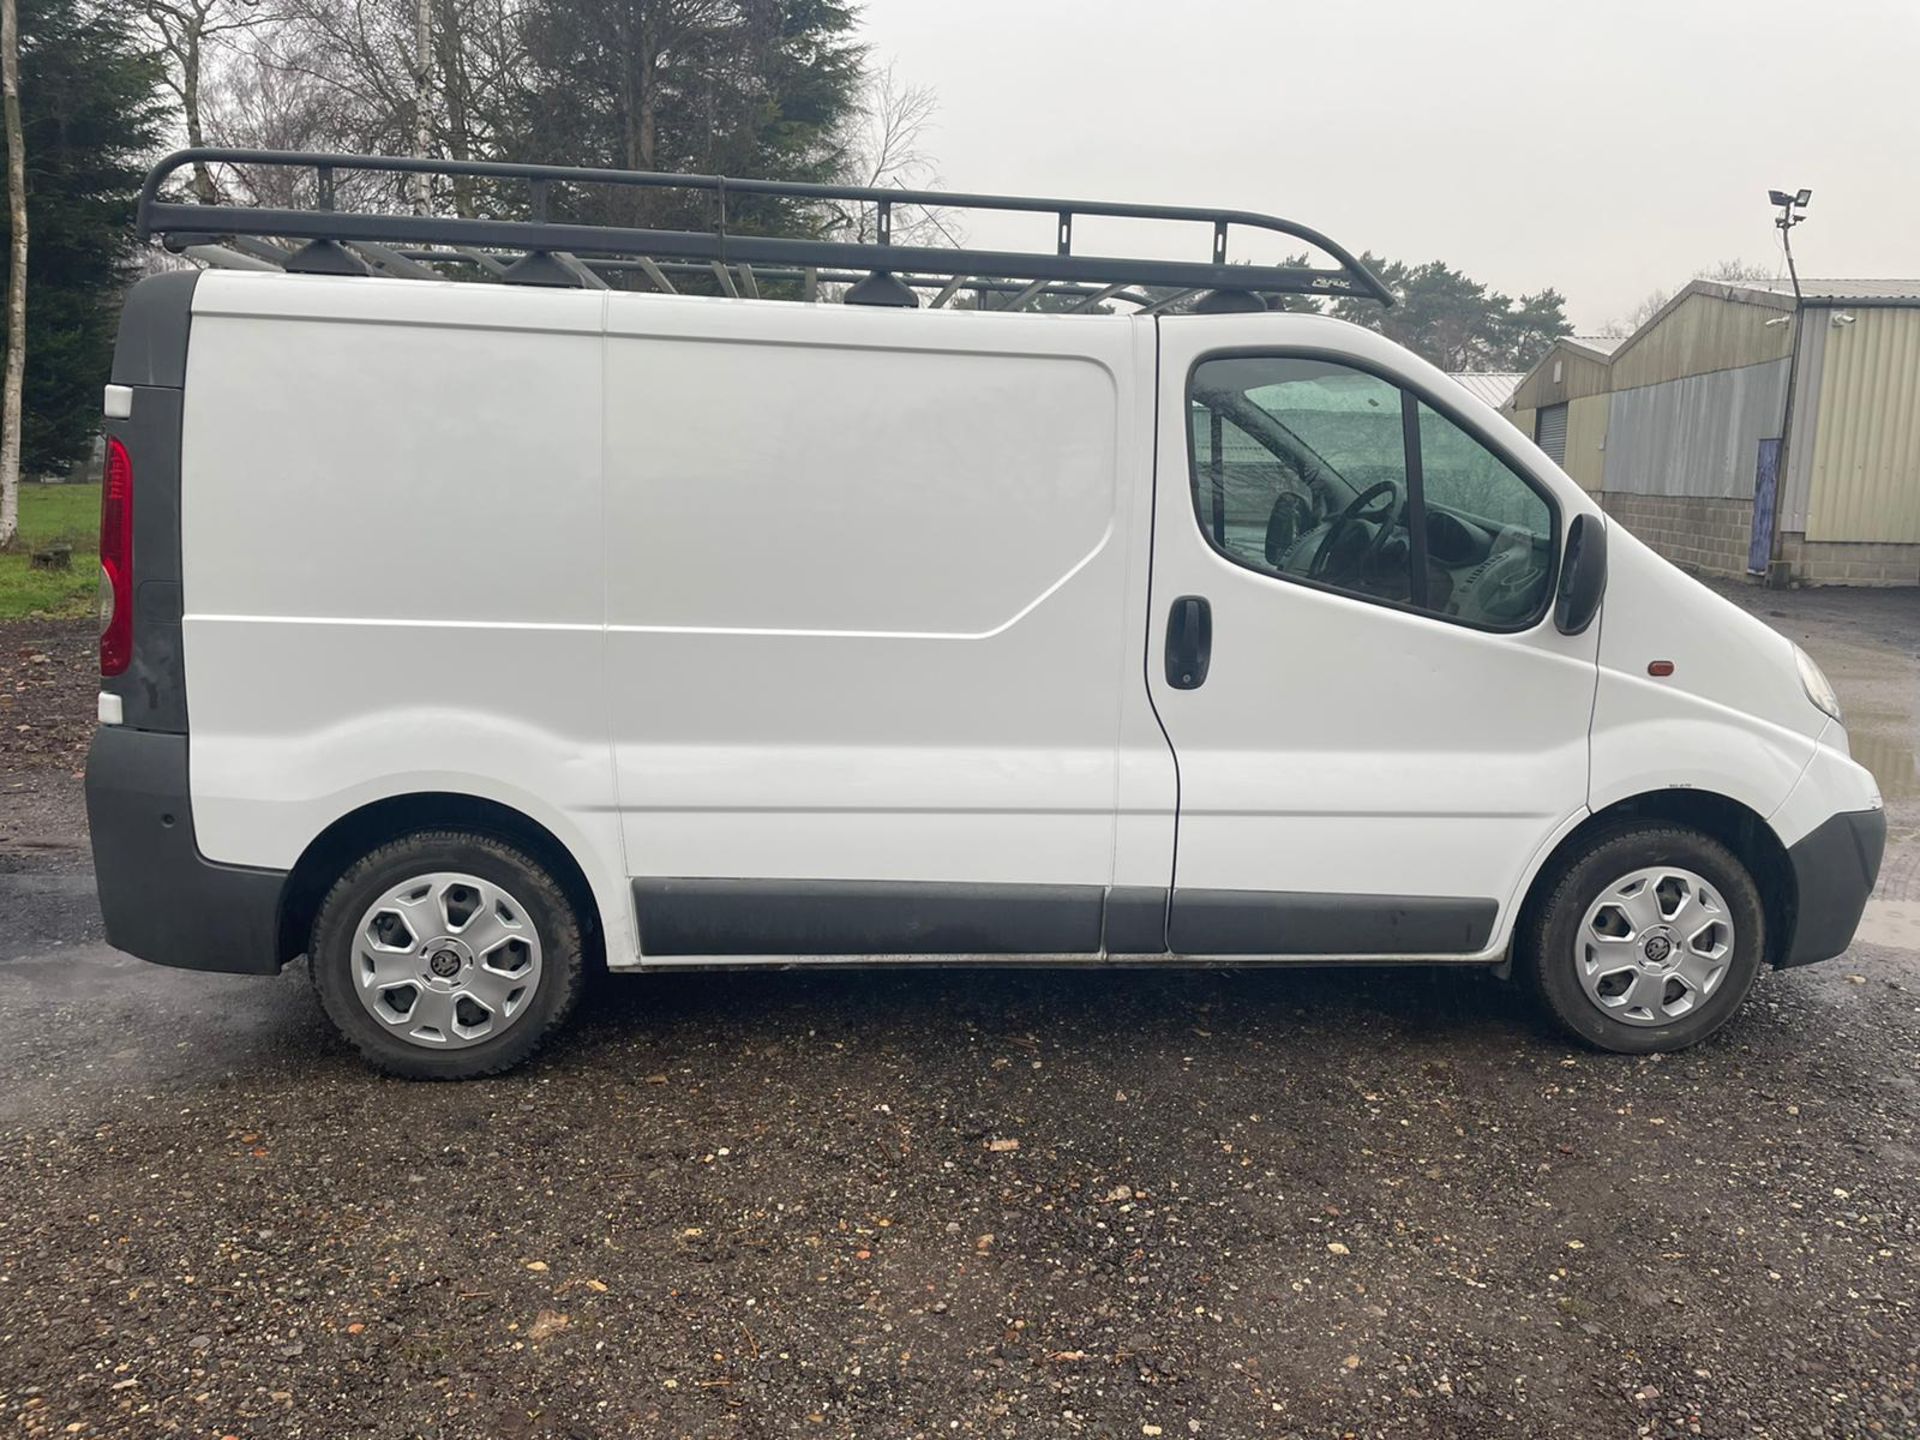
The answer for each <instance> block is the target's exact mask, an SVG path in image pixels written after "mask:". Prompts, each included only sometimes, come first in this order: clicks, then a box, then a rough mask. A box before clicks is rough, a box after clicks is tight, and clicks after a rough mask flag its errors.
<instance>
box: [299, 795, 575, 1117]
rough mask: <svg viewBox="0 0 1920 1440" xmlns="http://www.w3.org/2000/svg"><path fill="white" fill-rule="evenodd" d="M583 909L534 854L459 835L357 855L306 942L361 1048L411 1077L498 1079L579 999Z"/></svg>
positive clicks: (332, 1012) (341, 1019)
mask: <svg viewBox="0 0 1920 1440" xmlns="http://www.w3.org/2000/svg"><path fill="white" fill-rule="evenodd" d="M582 960H583V957H582V947H581V935H580V921H579V917H578V916H576V915H575V914H574V911H573V907H572V906H571V905H570V904H568V902H567V898H566V895H565V892H563V891H562V890H561V888H560V886H559V885H558V884H557V883H556V882H555V881H554V879H553V877H552V876H551V875H549V874H548V873H547V871H546V870H545V869H544V868H542V867H541V866H540V865H539V864H538V863H537V862H536V861H534V860H533V859H532V858H531V857H529V856H528V855H526V854H524V853H522V852H521V851H519V850H517V849H515V848H514V847H513V846H511V845H507V844H504V843H502V842H501V841H498V840H495V839H492V838H491V837H488V836H484V835H473V834H468V833H465V832H461V831H430V832H424V833H421V834H415V835H408V836H405V837H403V838H402V839H399V840H395V841H393V842H391V843H390V844H386V845H382V846H381V847H380V848H379V849H377V850H374V851H373V852H372V853H370V854H368V855H366V856H364V857H363V858H362V859H360V860H359V861H358V862H357V863H355V864H354V865H353V866H351V867H350V868H349V869H348V870H347V872H346V873H345V874H344V875H342V876H341V877H340V879H339V880H338V881H337V882H336V883H335V884H334V887H333V889H332V890H331V891H330V892H328V895H327V898H326V899H325V900H324V901H323V902H322V903H321V906H320V912H319V914H318V916H317V917H316V918H315V920H314V924H313V935H312V939H311V943H310V944H309V945H308V949H307V964H308V968H309V973H310V975H311V977H312V980H313V986H314V989H315V991H316V992H317V993H318V994H319V997H320V1003H321V1004H322V1005H323V1006H324V1007H325V1008H326V1012H327V1014H328V1016H329V1017H330V1018H331V1019H332V1020H333V1023H334V1024H335V1025H337V1026H338V1027H339V1028H340V1032H341V1033H342V1034H343V1035H345V1036H346V1038H347V1039H348V1040H350V1041H352V1042H353V1044H354V1046H355V1048H357V1049H358V1050H359V1051H360V1053H361V1054H362V1055H364V1056H365V1057H366V1058H367V1059H368V1060H370V1061H371V1062H372V1063H373V1064H374V1065H376V1066H378V1067H379V1068H380V1069H382V1070H385V1071H387V1072H388V1073H389V1074H393V1075H401V1076H405V1077H407V1078H409V1079H415V1080H467V1079H472V1078H474V1077H476V1076H480V1075H496V1074H498V1073H500V1072H501V1071H503V1070H507V1069H510V1068H512V1067H513V1066H515V1065H518V1064H519V1063H520V1062H521V1061H523V1060H525V1059H526V1058H527V1057H528V1056H530V1055H532V1054H533V1052H534V1051H535V1050H537V1049H538V1048H539V1046H540V1042H541V1041H542V1040H544V1039H545V1038H546V1036H547V1034H548V1032H550V1031H551V1030H553V1029H554V1028H555V1027H556V1026H557V1025H559V1024H560V1022H561V1021H562V1020H564V1019H565V1018H566V1016H567V1014H568V1012H570V1011H571V1010H572V1008H573V1005H574V1002H575V1001H576V1000H577V999H578V998H579V994H580V983H581V976H582V972H583V969H584V966H583V963H582Z"/></svg>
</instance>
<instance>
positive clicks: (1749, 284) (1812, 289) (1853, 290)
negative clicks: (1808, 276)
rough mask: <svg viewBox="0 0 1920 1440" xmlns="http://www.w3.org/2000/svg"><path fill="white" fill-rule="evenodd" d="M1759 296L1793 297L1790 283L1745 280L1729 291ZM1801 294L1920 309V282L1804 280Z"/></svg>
mask: <svg viewBox="0 0 1920 1440" xmlns="http://www.w3.org/2000/svg"><path fill="white" fill-rule="evenodd" d="M1730 288H1732V289H1735V290H1746V291H1749V292H1752V293H1754V294H1756V295H1765V296H1778V297H1780V298H1782V299H1791V298H1792V297H1793V282H1792V281H1791V280H1742V281H1740V282H1739V283H1737V284H1735V285H1733V286H1732V287H1730ZM1800 293H1801V294H1802V295H1804V296H1805V297H1806V298H1807V299H1808V300H1809V301H1811V302H1820V301H1834V302H1837V303H1840V304H1860V303H1863V302H1868V301H1878V302H1879V303H1881V304H1892V305H1920V280H1860V279H1854V280H1845V279H1842V280H1802V281H1801V282H1800Z"/></svg>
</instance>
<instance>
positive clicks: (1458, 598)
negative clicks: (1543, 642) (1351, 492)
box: [1420, 404, 1553, 630]
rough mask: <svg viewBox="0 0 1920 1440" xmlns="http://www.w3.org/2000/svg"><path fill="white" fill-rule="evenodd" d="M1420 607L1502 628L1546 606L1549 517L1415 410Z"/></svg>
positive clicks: (1503, 470)
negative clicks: (1421, 544)
mask: <svg viewBox="0 0 1920 1440" xmlns="http://www.w3.org/2000/svg"><path fill="white" fill-rule="evenodd" d="M1420 469H1421V477H1420V478H1421V494H1422V496H1423V498H1424V501H1425V505H1424V508H1425V511H1426V533H1427V601H1428V604H1429V605H1431V606H1432V608H1433V609H1435V610H1437V611H1439V612H1440V613H1441V614H1442V615H1451V616H1453V617H1455V618H1456V619H1460V620H1465V621H1467V622H1469V623H1470V624H1474V625H1481V626H1485V627H1488V628H1490V629H1496V630H1505V629H1511V628H1514V627H1517V626H1519V625H1522V624H1527V623H1530V622H1531V621H1533V620H1536V619H1538V618H1539V617H1540V615H1541V613H1542V612H1543V611H1544V610H1545V608H1546V599H1547V578H1548V576H1549V575H1550V574H1551V573H1552V571H1553V511H1552V510H1551V509H1549V508H1548V506H1547V502H1546V500H1545V499H1544V498H1543V497H1542V496H1541V494H1540V492H1539V491H1537V490H1535V489H1534V488H1533V487H1532V486H1531V485H1529V484H1528V483H1527V482H1526V481H1525V480H1522V479H1521V478H1520V477H1519V476H1518V475H1516V474H1515V473H1514V472H1513V471H1512V470H1511V469H1509V468H1508V466H1507V464H1506V462H1505V461H1503V460H1501V459H1500V458H1499V457H1498V456H1497V455H1495V454H1494V453H1493V452H1492V451H1491V450H1489V449H1487V447H1486V446H1485V445H1483V444H1481V443H1480V442H1479V441H1478V440H1476V439H1475V438H1474V437H1473V436H1472V435H1469V434H1468V433H1467V432H1466V431H1465V430H1462V429H1461V428H1460V427H1459V426H1458V425H1456V424H1454V423H1453V422H1452V421H1451V420H1449V419H1447V417H1446V416H1444V415H1442V414H1440V413H1439V412H1438V411H1436V410H1433V409H1431V408H1429V407H1428V406H1427V405H1425V404H1422V405H1421V406H1420Z"/></svg>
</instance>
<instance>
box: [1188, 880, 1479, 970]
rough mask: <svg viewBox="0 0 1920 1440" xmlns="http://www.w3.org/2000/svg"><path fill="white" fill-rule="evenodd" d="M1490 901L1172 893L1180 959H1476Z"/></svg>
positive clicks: (1250, 892)
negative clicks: (1184, 957)
mask: <svg viewBox="0 0 1920 1440" xmlns="http://www.w3.org/2000/svg"><path fill="white" fill-rule="evenodd" d="M1498 910H1499V906H1498V904H1497V903H1496V902H1494V901H1492V900H1464V899H1453V898H1451V897H1446V896H1429V895H1302V894H1291V893H1286V892H1274V891H1262V890H1175V891H1174V892H1173V919H1172V923H1171V926H1170V938H1171V940H1172V942H1173V950H1174V953H1175V954H1178V955H1472V954H1476V953H1478V952H1479V951H1481V950H1484V949H1486V947H1487V942H1488V941H1489V940H1491V939H1492V938H1493V921H1494V916H1495V914H1496V913H1497V912H1498Z"/></svg>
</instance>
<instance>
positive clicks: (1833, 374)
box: [1789, 308, 1920, 544]
mask: <svg viewBox="0 0 1920 1440" xmlns="http://www.w3.org/2000/svg"><path fill="white" fill-rule="evenodd" d="M1805 323H1806V326H1807V329H1808V331H1809V335H1808V338H1809V339H1811V338H1812V336H1813V333H1814V332H1824V334H1823V339H1824V344H1823V346H1822V348H1823V350H1824V354H1823V356H1822V363H1821V365H1820V370H1819V375H1820V386H1819V396H1818V401H1817V404H1818V408H1817V410H1816V411H1815V414H1816V415H1817V416H1818V419H1817V420H1816V422H1815V424H1814V426H1813V435H1812V437H1811V439H1812V444H1811V446H1810V448H1811V450H1812V452H1813V457H1812V458H1813V476H1812V478H1813V485H1812V495H1811V502H1812V503H1811V508H1810V510H1809V513H1808V515H1807V538H1808V539H1809V540H1866V541H1873V540H1879V541H1896V542H1904V543H1908V544H1912V543H1916V542H1920V308H1914V309H1883V308H1861V309H1859V310H1857V311H1856V312H1854V313H1853V318H1852V321H1851V323H1848V324H1845V325H1837V324H1835V323H1834V315H1833V312H1830V311H1819V310H1815V311H1809V312H1808V314H1807V316H1806V321H1805ZM1808 360H1809V356H1808V353H1807V351H1806V350H1804V349H1803V350H1802V352H1801V361H1802V363H1803V364H1806V363H1807V362H1808ZM1799 427H1800V421H1799V420H1798V419H1796V420H1795V421H1794V428H1795V429H1796V430H1798V429H1799ZM1795 443H1797V442H1795ZM1791 459H1792V457H1791V456H1790V457H1789V461H1790V463H1791ZM1790 478H1791V477H1790Z"/></svg>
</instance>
